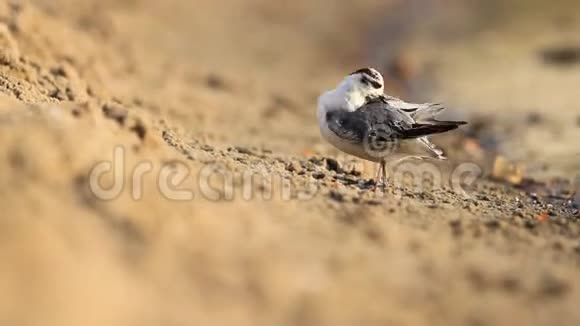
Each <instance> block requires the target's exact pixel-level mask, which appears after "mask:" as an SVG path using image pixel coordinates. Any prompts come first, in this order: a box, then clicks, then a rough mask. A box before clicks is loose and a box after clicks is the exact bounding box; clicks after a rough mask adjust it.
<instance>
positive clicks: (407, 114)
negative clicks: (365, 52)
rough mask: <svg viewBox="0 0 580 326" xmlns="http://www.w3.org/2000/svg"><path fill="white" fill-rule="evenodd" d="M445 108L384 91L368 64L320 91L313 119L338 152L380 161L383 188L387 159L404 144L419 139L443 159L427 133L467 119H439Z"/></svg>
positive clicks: (378, 75) (445, 129) (379, 77)
mask: <svg viewBox="0 0 580 326" xmlns="http://www.w3.org/2000/svg"><path fill="white" fill-rule="evenodd" d="M444 110H445V107H444V106H443V105H441V104H438V103H421V104H419V103H409V102H405V101H403V100H401V99H399V98H397V97H394V96H390V95H387V94H385V93H384V79H383V76H382V75H381V73H379V72H378V71H377V70H376V69H373V68H370V67H366V68H362V69H358V70H356V71H354V72H352V73H350V74H348V75H347V76H346V77H344V79H343V80H342V81H341V82H340V83H339V84H338V86H337V87H336V88H334V89H331V90H328V91H326V92H324V93H323V94H322V95H320V97H319V98H318V111H317V117H318V122H319V127H320V133H321V135H322V137H323V138H324V139H325V140H326V141H328V142H329V143H330V144H332V145H333V146H334V147H336V148H337V149H339V150H341V151H342V152H345V153H347V154H350V155H353V156H355V157H358V158H361V159H364V160H367V161H371V162H376V163H378V169H377V176H376V183H375V184H377V185H378V184H381V185H382V186H383V188H384V187H386V185H387V175H386V163H387V160H389V159H390V158H391V157H394V156H395V155H394V154H395V153H397V151H398V149H399V147H400V145H401V144H402V143H405V142H409V141H414V142H417V143H419V144H421V146H422V147H423V148H424V149H425V150H426V151H427V152H428V153H430V154H431V155H433V156H434V157H435V158H437V159H439V160H445V159H446V156H445V154H444V153H443V151H442V150H441V149H439V148H437V147H436V146H435V145H434V144H433V143H432V142H431V141H430V140H429V138H428V137H429V136H430V135H434V134H439V133H444V132H448V131H451V130H454V129H457V128H458V127H459V126H461V125H465V124H467V122H465V121H440V120H437V119H436V116H437V115H438V114H440V113H441V112H443V111H444ZM403 155H404V153H403ZM399 156H400V155H399ZM407 157H414V158H419V159H423V158H425V156H407Z"/></svg>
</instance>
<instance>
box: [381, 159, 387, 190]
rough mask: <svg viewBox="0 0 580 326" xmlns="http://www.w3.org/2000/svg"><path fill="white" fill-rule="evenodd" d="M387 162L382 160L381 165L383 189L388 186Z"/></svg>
mask: <svg viewBox="0 0 580 326" xmlns="http://www.w3.org/2000/svg"><path fill="white" fill-rule="evenodd" d="M386 165H387V162H386V161H385V160H381V163H380V166H381V170H382V171H383V190H385V189H386V188H387V167H386Z"/></svg>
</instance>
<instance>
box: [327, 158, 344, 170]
mask: <svg viewBox="0 0 580 326" xmlns="http://www.w3.org/2000/svg"><path fill="white" fill-rule="evenodd" d="M326 168H327V169H328V170H330V171H335V172H336V173H342V168H341V167H340V165H339V164H338V161H337V160H335V159H333V158H327V159H326Z"/></svg>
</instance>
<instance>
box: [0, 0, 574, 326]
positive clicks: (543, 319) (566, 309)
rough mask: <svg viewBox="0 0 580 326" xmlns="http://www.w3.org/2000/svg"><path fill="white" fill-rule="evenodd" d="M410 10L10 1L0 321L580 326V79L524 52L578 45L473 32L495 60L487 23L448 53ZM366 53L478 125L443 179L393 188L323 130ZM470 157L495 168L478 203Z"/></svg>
mask: <svg viewBox="0 0 580 326" xmlns="http://www.w3.org/2000/svg"><path fill="white" fill-rule="evenodd" d="M288 3H290V2H288ZM444 3H445V4H450V3H452V2H450V1H449V2H444ZM427 9H428V8H427ZM400 10H402V12H403V13H405V10H407V9H405V7H400V6H398V4H397V3H390V2H386V1H379V0H376V1H373V0H364V1H357V2H355V3H350V2H348V3H347V2H346V1H344V2H341V1H331V0H321V1H316V2H312V1H306V0H304V1H293V2H292V4H287V5H283V4H281V3H273V2H271V1H264V0H250V1H243V0H233V1H228V2H226V1H196V2H191V1H178V0H169V1H163V2H161V1H153V0H143V1H130V0H126V1H113V0H106V1H88V0H87V1H73V0H56V1H55V0H50V1H49V0H36V1H2V2H0V93H1V94H0V144H1V145H0V157H2V159H1V160H0V212H1V213H0V225H1V227H0V257H1V259H0V264H1V265H0V324H1V325H40V324H42V325H433V324H442V325H514V324H527V325H577V324H578V323H580V311H579V310H578V309H577V303H578V301H579V300H580V281H579V280H580V278H579V276H580V270H579V268H580V241H579V240H578V239H579V236H580V224H579V222H578V220H579V213H578V206H577V205H578V204H580V201H579V200H577V198H575V197H574V193H573V190H569V189H568V190H564V189H560V188H565V187H567V186H569V184H565V185H564V186H558V187H556V186H555V185H553V184H552V183H553V180H552V179H550V178H553V177H554V176H558V177H560V178H564V179H567V180H569V179H571V178H574V176H575V175H576V174H575V173H576V172H577V171H578V165H577V163H578V156H576V155H577V154H576V153H577V151H578V147H577V145H576V143H575V142H576V141H571V140H570V139H577V136H574V135H578V132H579V131H578V130H580V127H579V126H578V123H580V122H577V121H576V120H577V119H578V118H577V115H578V112H579V111H580V110H579V108H578V102H577V101H576V99H575V98H574V95H575V93H573V91H572V90H571V88H572V87H573V85H574V83H575V81H577V80H578V78H579V77H578V76H580V74H579V72H578V69H579V68H578V65H576V66H574V67H573V68H566V69H565V70H564V69H559V68H558V67H556V68H543V66H542V65H541V63H540V64H537V60H536V59H537V56H534V57H525V58H526V59H525V60H524V62H520V61H519V60H518V58H519V56H518V54H519V53H528V52H527V51H528V50H529V49H530V48H532V49H535V50H537V48H538V47H539V49H540V50H542V49H544V47H549V46H559V45H560V44H561V42H564V41H563V40H564V39H566V40H568V39H567V38H566V36H561V35H560V34H557V33H556V34H555V35H560V36H557V38H558V39H559V41H557V40H554V41H553V42H552V41H551V40H552V39H549V40H550V42H547V41H546V42H543V41H541V42H540V41H538V42H536V41H533V40H530V39H527V38H524V40H525V41H521V43H522V45H521V47H518V51H522V52H518V51H512V50H509V51H508V50H503V52H502V48H501V47H499V48H494V49H495V50H493V51H492V50H489V52H485V51H481V50H479V51H478V50H475V49H474V48H469V46H468V44H471V43H468V42H467V41H466V40H471V41H472V42H475V43H476V44H480V45H481V46H482V47H483V48H486V49H489V47H487V46H484V45H485V44H487V43H485V42H487V41H489V42H490V44H497V43H498V41H494V37H499V36H497V35H498V33H499V32H497V33H491V32H490V33H487V34H486V33H476V34H467V36H466V35H458V36H456V37H454V38H446V39H445V43H444V44H445V46H439V47H437V49H440V50H438V51H435V50H429V49H433V47H434V46H436V45H437V44H441V42H442V41H441V40H440V39H437V38H435V37H433V36H432V34H431V33H433V31H437V29H432V28H427V27H425V28H424V29H419V28H417V29H412V30H409V31H405V34H404V35H405V37H404V39H403V38H402V36H401V37H399V38H401V39H399V40H396V39H393V40H392V42H391V39H390V34H389V33H387V31H389V28H392V26H391V25H389V24H385V23H384V22H385V21H396V19H394V18H393V17H394V16H393V15H395V16H397V17H404V16H401V15H397V14H398V13H399V14H400V13H401V11H400ZM564 11H565V10H564ZM320 12H324V13H325V14H324V15H320V14H314V13H320ZM386 17H391V18H393V19H392V20H385V18H386ZM556 17H561V16H558V15H556ZM415 19H419V20H421V19H422V16H417V17H415ZM559 19H560V18H559ZM433 24H435V26H444V27H445V24H443V23H440V22H433ZM395 26H397V25H396V24H395ZM425 26H430V25H425ZM499 26H504V25H499ZM510 26H511V25H510ZM516 26H517V27H514V28H512V27H504V29H502V31H506V30H507V31H514V32H513V33H512V32H509V33H508V32H503V33H504V34H505V35H508V36H509V35H517V31H520V30H521V29H520V28H521V27H520V26H519V25H516ZM537 26H540V27H537V28H538V29H541V30H544V29H543V25H541V24H539V23H538V25H537ZM566 26H568V27H567V28H568V29H573V30H576V31H577V29H576V28H578V21H576V20H574V19H572V22H571V23H569V24H568V25H566ZM446 28H449V27H446ZM498 28H499V27H498ZM443 29H444V30H445V28H443ZM568 29H566V31H567V32H566V33H565V34H566V35H578V34H577V33H576V34H574V33H569V31H568ZM510 33H512V34H510ZM400 34H401V35H403V33H400ZM504 34H502V35H504ZM547 34H548V33H547ZM549 35H554V34H549ZM549 37H553V36H549ZM514 38H515V36H514ZM547 38H548V37H547ZM572 38H573V37H572ZM518 39H519V38H518ZM377 40H378V41H377ZM501 40H502V41H503V40H504V39H501ZM572 41H576V40H573V39H572ZM558 42H560V43H558ZM499 43H500V44H501V43H502V42H499ZM540 43H541V46H540V45H538V44H540ZM377 44H378V45H377ZM434 44H435V45H434ZM546 44H547V45H546ZM554 44H555V45H554ZM385 48H386V49H388V50H385ZM392 49H396V50H397V52H396V53H397V56H396V57H393V56H392V55H391V54H392V53H395V51H391V50H392ZM430 51H431V52H430ZM494 51H495V52H494ZM433 52H436V55H435V54H434V53H433ZM474 53H476V54H477V55H479V56H481V57H483V58H487V59H486V60H483V59H482V60H477V64H476V63H475V62H476V60H471V61H470V60H467V58H471V57H472V56H473V55H474ZM498 53H499V54H498ZM502 53H509V54H510V55H511V57H510V59H509V61H507V62H503V61H501V60H499V59H498V56H499V57H501V58H505V57H504V56H502V55H501V54H502ZM534 53H535V52H534ZM506 60H508V59H506ZM500 61H501V62H500ZM540 61H541V60H540ZM498 62H500V63H501V65H498ZM513 62H516V63H519V65H515V66H514V65H512V64H511V63H513ZM479 63H481V65H480V64H479ZM367 64H373V65H377V66H380V67H381V68H383V69H386V70H388V69H387V68H389V67H390V72H391V74H390V75H389V78H390V79H389V83H390V87H391V88H392V89H394V90H395V91H396V92H397V94H399V95H401V96H407V97H417V98H422V97H427V96H428V95H431V96H434V97H436V98H438V99H443V100H445V101H446V102H448V103H451V104H452V107H453V110H451V113H450V114H451V115H454V116H455V117H458V116H459V117H462V118H466V119H468V120H470V121H471V122H472V123H471V126H470V127H469V128H466V129H464V130H462V131H458V132H454V133H451V134H449V135H445V136H441V137H438V138H437V139H436V142H437V143H438V144H440V145H441V146H442V147H444V148H445V149H446V150H447V151H448V152H449V155H450V158H451V159H450V160H449V161H448V162H443V163H437V164H436V165H428V167H429V168H435V169H436V170H435V171H441V182H437V181H438V180H437V179H434V180H433V182H432V183H433V186H432V187H428V188H422V189H415V188H414V187H412V186H411V185H410V184H408V183H404V182H402V183H393V184H392V185H391V186H390V187H389V188H388V189H386V191H385V192H384V193H383V192H380V191H375V190H373V187H372V186H373V185H372V181H371V180H370V179H371V178H372V175H373V166H372V165H370V164H367V163H363V162H359V161H357V160H353V159H352V158H348V157H345V156H342V155H339V154H338V153H337V151H336V150H333V149H332V148H331V147H330V146H329V145H328V144H326V143H324V142H323V141H322V139H321V138H320V136H319V134H318V129H317V128H318V127H317V124H316V120H315V116H316V113H315V106H316V98H317V96H318V94H319V93H320V92H321V91H323V90H325V89H328V88H330V87H332V86H333V85H334V84H335V83H336V82H337V81H338V80H339V79H340V78H341V76H342V75H344V74H345V73H347V72H350V71H352V70H354V69H355V68H358V67H360V66H364V65H367ZM526 65H527V66H528V67H529V66H533V67H534V68H533V69H536V70H533V69H532V70H531V71H530V70H526V69H525V68H524V67H525V66H526ZM535 65H537V66H535ZM548 65H549V64H548ZM433 67H435V68H433ZM512 68H513V69H514V71H519V72H520V73H518V74H516V75H514V76H513V78H512V79H509V78H505V76H511V74H510V73H508V72H507V70H508V69H512ZM542 69H548V72H547V74H549V75H550V76H551V77H550V78H552V79H550V78H543V76H545V74H546V71H544V70H542ZM550 69H552V70H550ZM467 71H473V72H472V73H469V74H468V73H467ZM494 71H501V72H495V73H494ZM531 76H542V78H539V81H538V83H537V84H536V83H533V85H534V87H533V88H532V90H531V91H530V88H526V85H528V84H522V83H521V80H528V79H529V78H531ZM488 78H489V79H491V80H489V82H488ZM506 79H507V82H506ZM446 81H449V82H446ZM492 81H493V82H492ZM501 81H504V82H505V83H507V85H508V86H509V85H517V86H518V87H519V88H520V90H519V91H513V90H514V87H508V86H505V87H500V86H499V85H501V84H500V82H501ZM561 81H565V82H561ZM556 82H560V84H558V86H553V83H556ZM469 83H477V85H483V84H485V85H487V86H489V87H471V88H470V87H468V86H467V85H468V84H469ZM505 83H504V84H503V85H506V84H505ZM550 85H551V86H550ZM562 85H566V86H568V87H563V86H562ZM576 85H577V83H576ZM492 86H493V87H492ZM544 86H545V87H547V88H548V87H551V88H549V89H550V90H552V91H550V92H549V95H546V97H543V96H542V94H545V92H539V91H537V90H538V89H543V87H544ZM463 88H466V89H467V88H469V91H467V90H465V91H464V90H463ZM510 89H511V90H512V91H511V92H510ZM507 92H510V94H515V93H517V94H522V93H526V92H528V93H533V97H532V99H531V100H529V101H527V102H526V98H528V99H529V97H525V96H522V95H513V96H511V95H510V96H509V97H508V98H507V99H506V95H505V93H507ZM576 92H577V91H576ZM458 94H459V95H458ZM554 98H556V99H557V101H556V100H554ZM529 103H534V104H536V105H534V106H533V107H530V106H529ZM459 108H464V109H459ZM556 108H558V109H561V111H558V114H556V115H553V114H551V112H553V111H550V110H555V109H556ZM563 108H565V109H563ZM530 113H532V114H530ZM498 135H499V136H498ZM568 135H570V137H572V138H570V137H567V136H568ZM552 143H555V144H558V146H557V147H551V146H548V145H547V144H552ZM522 144H523V145H522ZM512 148H516V149H518V150H519V151H516V152H514V151H513V150H512ZM557 155H559V157H561V159H559V160H555V161H557V162H556V163H554V164H553V165H550V164H548V163H550V162H551V161H550V160H549V158H552V157H555V156H557ZM498 157H499V158H500V159H501V160H499V161H498ZM502 160H505V161H506V162H512V161H513V162H514V164H515V166H514V167H512V168H510V164H509V163H506V164H501V162H503V161H502ZM542 160H544V161H546V162H547V163H546V162H544V163H546V164H539V165H542V166H543V168H542V169H539V170H538V169H535V168H534V169H531V171H532V172H529V171H528V170H530V169H528V170H526V172H521V171H520V165H521V166H522V169H523V168H526V167H529V166H536V165H538V164H536V163H537V162H542ZM498 162H499V163H498ZM465 164H470V165H465ZM534 164H536V165H534ZM575 164H576V165H575ZM504 165H505V167H504ZM112 166H115V172H119V173H112V172H111V171H110V168H111V167H112ZM412 166H415V165H412ZM466 166H467V167H468V168H469V169H471V170H469V169H468V170H469V171H472V170H473V167H474V166H477V167H479V168H480V169H481V172H482V176H481V177H479V178H477V179H476V181H475V182H474V183H469V180H463V181H464V183H467V184H466V185H464V186H463V187H462V189H463V190H465V192H458V191H457V187H452V185H453V184H451V183H450V182H449V181H448V180H449V179H450V178H451V176H452V175H453V171H457V168H458V167H464V168H465V167H466ZM494 166H495V167H494ZM96 169H97V170H96ZM98 169H101V171H104V172H107V171H108V172H109V173H103V174H102V175H99V174H95V173H96V172H95V171H97V172H98ZM120 171H122V173H121V172H120ZM538 171H540V172H541V173H539V172H538ZM531 177H534V178H537V179H534V180H535V181H534V180H532V179H529V178H531ZM252 178H254V179H252ZM522 178H528V179H522ZM542 178H543V179H542ZM270 179H271V180H272V181H271V182H266V183H263V182H261V181H263V180H267V181H268V180H270ZM252 180H257V181H255V182H252ZM452 180H455V179H452ZM545 180H548V181H550V180H552V181H550V182H551V183H549V184H548V185H546V184H544V183H542V182H544V181H545ZM439 183H441V184H442V186H438V185H439ZM118 185H121V187H120V188H118V189H117V188H115V187H116V186H118ZM556 188H557V189H556ZM554 189H556V190H554Z"/></svg>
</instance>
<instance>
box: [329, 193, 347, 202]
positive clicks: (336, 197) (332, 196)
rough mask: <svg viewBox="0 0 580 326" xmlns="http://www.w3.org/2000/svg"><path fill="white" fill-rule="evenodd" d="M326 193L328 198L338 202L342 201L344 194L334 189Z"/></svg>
mask: <svg viewBox="0 0 580 326" xmlns="http://www.w3.org/2000/svg"><path fill="white" fill-rule="evenodd" d="M328 195H329V196H330V199H332V200H335V201H337V202H340V203H342V202H344V195H343V194H341V193H340V192H338V191H336V190H331V191H330V193H329V194H328Z"/></svg>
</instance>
